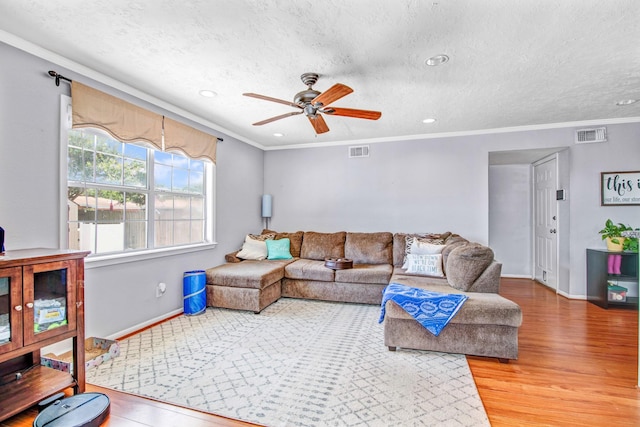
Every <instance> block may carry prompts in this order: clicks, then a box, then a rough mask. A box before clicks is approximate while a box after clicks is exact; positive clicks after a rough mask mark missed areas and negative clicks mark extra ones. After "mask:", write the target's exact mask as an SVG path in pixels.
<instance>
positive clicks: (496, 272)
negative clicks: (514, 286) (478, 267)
mask: <svg viewBox="0 0 640 427" xmlns="http://www.w3.org/2000/svg"><path fill="white" fill-rule="evenodd" d="M501 274H502V263H500V262H498V261H495V260H494V261H493V262H492V263H491V264H490V265H489V267H487V269H486V270H484V271H483V272H482V274H481V275H480V277H478V278H477V279H476V281H475V282H473V285H471V287H470V288H469V290H468V292H485V293H494V294H497V293H498V292H499V291H500V275H501Z"/></svg>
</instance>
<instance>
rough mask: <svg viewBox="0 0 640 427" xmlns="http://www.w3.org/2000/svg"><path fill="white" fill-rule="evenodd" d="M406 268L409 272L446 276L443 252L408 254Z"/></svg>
mask: <svg viewBox="0 0 640 427" xmlns="http://www.w3.org/2000/svg"><path fill="white" fill-rule="evenodd" d="M402 267H405V266H404V265H403V266H402ZM406 269H407V273H413V274H420V275H425V276H436V277H444V273H443V272H442V254H407V262H406Z"/></svg>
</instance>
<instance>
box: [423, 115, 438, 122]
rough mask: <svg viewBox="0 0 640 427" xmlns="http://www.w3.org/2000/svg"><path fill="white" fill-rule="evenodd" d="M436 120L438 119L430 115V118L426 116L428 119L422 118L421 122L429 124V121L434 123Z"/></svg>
mask: <svg viewBox="0 0 640 427" xmlns="http://www.w3.org/2000/svg"><path fill="white" fill-rule="evenodd" d="M437 121H438V120H436V119H434V118H433V117H430V118H428V119H424V120H422V123H425V124H431V123H435V122H437Z"/></svg>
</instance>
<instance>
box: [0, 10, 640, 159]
mask: <svg viewBox="0 0 640 427" xmlns="http://www.w3.org/2000/svg"><path fill="white" fill-rule="evenodd" d="M639 17H640V1H637V0H600V1H593V0H562V1H560V0H556V1H547V0H537V1H533V0H531V1H525V0H467V1H465V0H440V1H421V0H352V1H345V0H295V1H294V0H291V1H285V0H226V1H223V0H133V1H131V0H110V1H98V0H58V1H52V0H28V1H27V0H3V1H2V2H0V30H4V31H5V32H6V33H9V35H12V36H17V37H18V38H19V39H22V40H25V41H27V42H30V43H33V44H34V45H36V46H38V47H41V48H44V49H46V50H47V51H50V52H53V53H55V54H58V55H61V56H62V57H64V58H67V59H69V60H71V61H72V62H70V63H71V64H78V65H79V66H84V67H88V68H89V69H92V70H95V71H97V72H98V73H100V74H101V75H104V76H106V77H108V78H112V79H115V80H117V81H120V82H123V83H125V84H126V85H128V86H130V87H133V88H135V89H137V90H139V91H142V92H144V93H146V94H149V95H151V96H153V97H155V98H157V99H159V100H161V101H163V102H166V103H169V104H171V105H174V106H177V107H178V108H180V109H182V110H184V111H186V112H189V113H191V114H193V115H194V116H195V117H196V118H200V119H202V120H201V121H202V122H203V123H205V124H208V125H211V124H213V125H214V127H215V128H216V129H218V130H220V131H223V132H226V133H228V134H230V135H232V136H236V137H238V138H239V139H241V140H244V141H246V142H249V143H253V144H255V145H258V146H260V147H263V148H265V149H270V148H275V147H277V146H292V145H300V144H302V145H304V144H326V143H343V142H346V141H358V140H393V139H410V138H415V137H417V136H421V137H423V136H425V135H427V136H429V135H435V134H437V135H442V134H450V133H456V134H459V133H466V132H476V131H483V130H487V129H497V128H511V127H531V126H534V127H535V126H538V125H548V124H558V123H568V122H569V123H571V122H585V121H587V122H588V121H591V120H605V121H606V120H607V119H623V120H622V121H637V120H640V119H638V118H639V117H640V102H637V103H635V104H632V105H627V106H617V105H616V102H617V101H619V100H623V99H640V21H639V19H638V18H639ZM4 35H5V38H6V36H7V34H4ZM0 36H1V34H0ZM437 54H446V55H448V56H449V57H450V61H449V62H448V63H446V64H444V65H441V66H439V67H428V66H426V65H425V60H426V59H427V58H429V57H431V56H433V55H437ZM70 68H72V67H70ZM81 68H82V67H78V69H81ZM43 71H47V70H43ZM74 71H75V70H74ZM304 72H316V73H319V74H320V79H319V81H318V83H317V84H316V85H315V86H314V89H316V90H319V91H324V90H326V89H328V88H329V87H330V86H332V85H333V84H334V83H338V82H340V83H343V84H346V85H347V86H350V87H351V88H352V89H353V90H354V92H353V93H352V94H350V95H347V96H346V97H344V98H342V99H340V100H338V101H336V102H335V103H333V104H332V105H333V106H335V107H347V108H358V109H369V110H378V111H381V112H382V118H381V119H380V120H377V121H370V120H362V119H355V118H348V117H335V116H333V117H327V116H325V120H326V122H327V124H328V126H329V128H330V129H331V130H330V131H329V132H328V133H326V134H322V135H316V134H315V132H314V131H313V128H312V127H311V125H310V124H309V122H308V120H307V119H306V118H305V117H304V115H298V116H292V117H289V118H285V119H282V120H279V121H275V122H272V123H270V124H267V125H264V126H252V125H251V124H252V123H254V122H257V121H260V120H264V119H267V118H269V117H272V116H276V115H280V114H284V113H287V112H290V111H295V110H294V109H293V108H292V107H289V106H286V105H282V104H278V103H273V102H268V101H264V100H259V99H254V98H249V97H245V96H242V93H244V92H255V93H259V94H263V95H267V96H271V97H274V98H280V99H284V100H293V96H294V94H295V93H297V92H299V91H301V90H304V89H306V86H304V85H303V84H302V82H301V81H300V75H301V74H302V73H304ZM92 77H94V76H92ZM202 89H208V90H212V91H215V92H216V93H217V96H216V97H214V98H204V97H202V96H200V95H199V94H198V93H199V91H200V90H202ZM428 117H433V118H436V119H437V122H436V123H434V124H424V123H422V120H423V119H425V118H428ZM276 132H280V133H283V134H284V136H282V137H275V136H274V135H273V134H274V133H276Z"/></svg>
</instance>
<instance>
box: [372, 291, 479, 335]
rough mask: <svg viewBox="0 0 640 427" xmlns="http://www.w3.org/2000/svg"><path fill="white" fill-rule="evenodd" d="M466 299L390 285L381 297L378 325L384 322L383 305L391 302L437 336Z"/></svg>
mask: <svg viewBox="0 0 640 427" xmlns="http://www.w3.org/2000/svg"><path fill="white" fill-rule="evenodd" d="M467 298H468V297H467V296H466V295H461V294H443V293H441V292H432V291H427V290H425V289H419V288H412V287H409V286H406V285H401V284H399V283H390V284H389V286H387V287H386V288H385V290H384V294H383V295H382V307H381V311H380V319H378V323H382V321H383V320H384V314H385V304H386V303H387V301H388V300H391V301H394V302H395V303H396V304H398V305H399V306H400V307H402V308H403V309H404V310H405V311H406V312H407V313H409V314H410V315H411V316H413V318H414V319H416V320H417V321H418V322H419V323H420V324H421V325H422V326H424V327H425V328H426V329H427V330H428V331H429V332H431V333H432V334H433V335H435V336H438V335H440V332H441V331H442V329H443V328H444V327H445V326H447V324H448V323H449V321H450V320H451V319H452V318H453V316H455V315H456V313H457V312H458V310H460V307H462V304H464V302H465V301H466V300H467Z"/></svg>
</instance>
